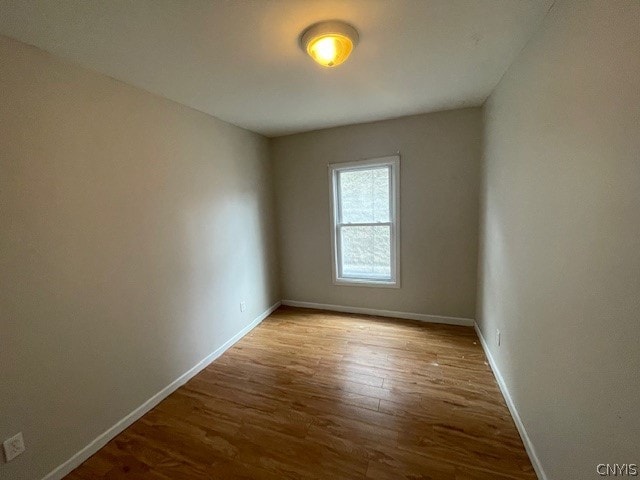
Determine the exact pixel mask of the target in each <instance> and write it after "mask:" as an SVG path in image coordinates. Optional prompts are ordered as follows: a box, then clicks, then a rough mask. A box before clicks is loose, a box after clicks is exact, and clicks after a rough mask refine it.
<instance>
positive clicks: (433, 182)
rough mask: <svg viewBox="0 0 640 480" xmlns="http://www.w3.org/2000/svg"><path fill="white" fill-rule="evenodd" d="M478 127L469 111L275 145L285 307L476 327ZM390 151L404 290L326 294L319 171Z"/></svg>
mask: <svg viewBox="0 0 640 480" xmlns="http://www.w3.org/2000/svg"><path fill="white" fill-rule="evenodd" d="M481 122H482V118H481V110H480V109H478V108H470V109H463V110H452V111H448V112H441V113H432V114H428V115H418V116H412V117H404V118H400V119H395V120H387V121H382V122H375V123H367V124H361V125H352V126H347V127H338V128H331V129H327V130H319V131H314V132H309V133H302V134H298V135H290V136H286V137H279V138H276V139H274V140H273V142H272V156H273V161H274V163H275V175H276V177H275V178H276V197H277V215H278V226H279V238H280V243H279V246H280V259H281V272H282V285H283V287H282V288H283V298H284V299H287V300H295V301H302V302H313V303H322V304H330V305H342V306H351V307H366V308H374V309H382V310H392V311H400V312H409V313H418V314H430V315H444V316H453V317H465V318H474V315H475V298H476V267H477V240H478V188H479V177H480V173H479V172H480V151H481V136H482V127H481ZM398 151H400V155H401V166H400V169H401V175H400V179H401V186H400V217H401V236H400V237H401V252H400V257H401V258H400V262H401V283H402V286H401V288H399V289H392V288H379V287H360V286H358V287H355V286H344V285H340V286H337V285H333V283H332V273H331V240H330V238H331V235H330V223H329V184H328V174H327V164H330V163H339V162H349V161H354V160H359V159H363V158H371V157H381V156H385V155H389V154H395V153H396V152H398Z"/></svg>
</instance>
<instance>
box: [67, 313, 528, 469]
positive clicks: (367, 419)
mask: <svg viewBox="0 0 640 480" xmlns="http://www.w3.org/2000/svg"><path fill="white" fill-rule="evenodd" d="M66 478H67V479H69V480H88V479H91V480H95V479H105V480H106V479H109V480H112V479H120V478H122V479H163V480H166V479H196V480H199V479H202V480H204V479H207V480H211V479H274V480H275V479H283V478H285V479H307V478H309V479H323V480H324V479H327V478H331V479H390V480H398V479H411V480H417V479H433V480H438V479H447V480H462V479H468V480H479V479H492V480H503V479H535V478H536V477H535V474H534V472H533V468H532V466H531V464H530V462H529V459H528V457H527V454H526V453H525V450H524V447H523V445H522V442H521V440H520V437H519V436H518V432H517V430H516V428H515V425H514V423H513V420H512V419H511V417H510V415H509V411H508V409H507V407H506V405H505V403H504V400H503V398H502V395H501V393H500V390H499V389H498V386H497V384H496V381H495V379H494V377H493V374H492V372H491V370H490V368H489V367H488V365H487V362H486V359H485V357H484V354H483V352H482V349H481V347H480V342H479V341H478V338H477V337H476V334H475V332H474V331H473V329H472V328H470V327H457V326H448V325H436V324H425V323H420V322H414V321H407V320H396V319H388V318H378V317H369V316H364V315H350V314H341V313H329V312H321V311H316V310H308V309H298V308H290V307H282V308H280V309H279V310H277V311H276V312H274V313H273V314H272V315H271V316H270V317H269V318H268V319H266V320H265V321H264V322H263V323H262V324H261V325H260V326H259V327H257V328H256V329H254V330H253V331H252V332H251V333H249V334H248V335H247V336H246V337H245V338H243V339H242V340H241V341H240V342H238V343H237V344H236V345H235V346H234V347H233V348H231V349H230V350H228V351H227V352H226V353H225V354H224V355H222V357H220V358H219V359H217V360H216V361H215V362H213V363H212V364H211V365H209V366H208V367H207V368H206V369H204V370H203V371H202V372H201V373H200V374H198V375H197V376H196V377H194V378H193V379H192V380H191V381H190V382H188V383H187V384H186V385H185V386H183V387H182V388H180V389H179V390H177V391H176V392H174V393H173V394H172V395H170V396H169V397H167V399H165V400H164V401H163V402H161V403H160V404H159V405H158V406H157V407H156V408H154V409H153V410H151V411H150V412H149V413H147V414H146V415H145V416H144V417H142V418H141V419H140V420H138V421H137V422H136V423H134V424H133V425H132V426H131V427H129V428H128V429H126V430H125V431H124V432H122V433H121V434H120V435H118V436H117V437H116V438H114V439H113V440H112V441H110V442H109V443H108V444H107V445H106V446H105V447H104V448H103V449H101V450H100V451H99V452H98V453H97V454H95V455H94V456H92V457H91V458H90V459H89V460H87V461H86V462H85V463H83V464H82V465H81V466H80V467H78V468H77V469H76V470H74V471H73V472H72V473H71V474H70V475H68V476H67V477H66Z"/></svg>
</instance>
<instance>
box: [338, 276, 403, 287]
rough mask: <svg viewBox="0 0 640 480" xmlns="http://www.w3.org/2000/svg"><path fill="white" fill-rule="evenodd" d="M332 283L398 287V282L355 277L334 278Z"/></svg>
mask: <svg viewBox="0 0 640 480" xmlns="http://www.w3.org/2000/svg"><path fill="white" fill-rule="evenodd" d="M333 284H334V285H338V286H344V287H377V288H400V282H384V281H375V280H360V279H357V278H336V279H334V280H333Z"/></svg>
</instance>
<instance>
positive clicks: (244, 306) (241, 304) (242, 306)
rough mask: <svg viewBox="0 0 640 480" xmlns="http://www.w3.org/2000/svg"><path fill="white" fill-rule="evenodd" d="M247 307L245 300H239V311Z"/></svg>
mask: <svg viewBox="0 0 640 480" xmlns="http://www.w3.org/2000/svg"><path fill="white" fill-rule="evenodd" d="M246 309H247V304H246V303H245V302H240V311H241V312H244V311H245V310H246Z"/></svg>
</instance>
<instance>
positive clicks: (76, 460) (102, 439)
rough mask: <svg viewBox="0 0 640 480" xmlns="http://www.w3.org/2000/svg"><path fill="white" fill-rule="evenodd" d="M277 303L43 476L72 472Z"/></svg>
mask: <svg viewBox="0 0 640 480" xmlns="http://www.w3.org/2000/svg"><path fill="white" fill-rule="evenodd" d="M279 306H280V302H276V303H274V304H273V305H271V306H270V307H269V308H268V309H267V310H265V311H264V312H263V313H261V314H260V315H259V316H258V317H257V318H256V319H255V320H253V321H252V322H251V323H250V324H249V325H247V326H246V327H244V328H243V329H242V330H240V331H239V332H238V333H236V334H235V335H234V336H233V337H231V338H230V339H229V340H227V341H226V342H225V343H224V344H223V345H221V346H220V347H218V348H217V349H216V350H215V351H214V352H212V353H210V354H209V355H207V356H206V357H205V358H203V359H202V360H201V361H199V362H198V363H197V364H196V365H194V366H193V367H192V368H190V369H189V370H188V371H186V372H185V373H183V374H182V375H180V377H178V378H177V379H175V380H174V381H173V382H171V383H170V384H169V385H167V386H166V387H164V388H163V389H162V390H160V391H159V392H158V393H156V394H155V395H154V396H153V397H151V398H150V399H149V400H147V401H146V402H144V403H143V404H142V405H140V406H139V407H138V408H136V409H135V410H134V411H132V412H131V413H129V414H128V415H127V416H126V417H124V418H123V419H122V420H120V421H119V422H118V423H116V424H115V425H113V426H112V427H110V428H109V429H107V430H106V431H105V432H103V433H101V434H100V435H98V436H97V437H96V438H95V439H94V440H93V441H92V442H91V443H89V445H87V446H86V447H84V448H83V449H82V450H80V451H79V452H77V453H76V454H75V455H73V456H72V457H71V458H70V459H69V460H67V461H66V462H64V463H63V464H61V465H59V466H58V467H56V468H55V469H53V470H52V471H51V472H49V473H48V474H47V475H46V476H45V477H44V478H43V480H60V479H62V478H63V477H65V476H66V475H68V474H69V473H71V472H72V471H73V470H74V469H76V468H77V467H79V466H80V464H82V463H83V462H84V461H86V460H87V459H88V458H89V457H91V455H93V454H94V453H96V452H97V451H98V450H100V449H101V448H102V447H104V446H105V445H106V444H107V443H108V442H109V441H110V440H111V439H112V438H114V437H115V436H116V435H118V434H119V433H120V432H122V431H123V430H124V429H125V428H127V427H129V426H130V425H131V424H132V423H134V422H135V421H136V420H138V419H139V418H140V417H142V416H143V415H144V414H145V413H147V412H148V411H149V410H151V409H152V408H153V407H155V406H156V405H158V404H159V403H160V402H161V401H162V400H164V399H165V398H166V397H168V396H169V395H170V394H172V393H173V392H175V391H176V390H177V389H178V388H180V387H181V386H182V385H184V384H185V383H187V382H188V381H189V380H191V378H193V377H194V376H195V375H197V374H198V373H200V371H201V370H203V369H204V368H205V367H206V366H207V365H209V364H210V363H211V362H213V361H214V360H215V359H216V358H218V357H219V356H220V355H222V354H223V353H224V352H225V351H226V350H228V349H229V348H230V347H231V346H233V344H234V343H236V342H237V341H238V340H240V339H241V338H242V337H244V336H245V335H246V334H247V333H249V332H250V331H251V330H253V329H254V328H255V327H256V326H258V325H259V324H260V322H262V321H263V320H264V319H265V318H267V317H268V316H269V315H271V313H272V312H273V311H274V310H275V309H276V308H278V307H279Z"/></svg>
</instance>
